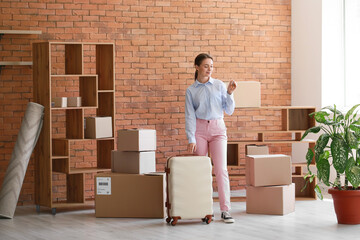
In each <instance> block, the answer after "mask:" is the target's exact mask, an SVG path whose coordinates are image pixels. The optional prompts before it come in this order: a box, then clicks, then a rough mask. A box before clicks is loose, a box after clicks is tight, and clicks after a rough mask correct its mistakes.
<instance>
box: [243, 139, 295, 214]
mask: <svg viewBox="0 0 360 240" xmlns="http://www.w3.org/2000/svg"><path fill="white" fill-rule="evenodd" d="M246 150H247V153H246V184H247V189H246V212H247V213H256V214H276V215H285V214H288V213H291V212H294V211H295V184H293V183H292V178H291V159H290V156H286V155H283V154H271V155H269V150H268V147H267V146H247V148H246Z"/></svg>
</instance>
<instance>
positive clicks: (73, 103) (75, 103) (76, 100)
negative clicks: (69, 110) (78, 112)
mask: <svg viewBox="0 0 360 240" xmlns="http://www.w3.org/2000/svg"><path fill="white" fill-rule="evenodd" d="M67 106H68V107H81V97H68V98H67Z"/></svg>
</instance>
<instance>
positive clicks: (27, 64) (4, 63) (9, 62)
mask: <svg viewBox="0 0 360 240" xmlns="http://www.w3.org/2000/svg"><path fill="white" fill-rule="evenodd" d="M31 65H33V63H32V62H21V61H4V62H0V66H31Z"/></svg>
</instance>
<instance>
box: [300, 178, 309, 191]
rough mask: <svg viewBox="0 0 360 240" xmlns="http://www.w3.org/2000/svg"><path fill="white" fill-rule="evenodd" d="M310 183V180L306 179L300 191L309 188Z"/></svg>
mask: <svg viewBox="0 0 360 240" xmlns="http://www.w3.org/2000/svg"><path fill="white" fill-rule="evenodd" d="M308 183H309V180H306V181H305V184H304V186H303V187H302V188H301V191H300V192H303V191H304V190H305V189H306V188H307V186H308Z"/></svg>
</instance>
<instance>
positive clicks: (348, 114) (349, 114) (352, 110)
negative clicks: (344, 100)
mask: <svg viewBox="0 0 360 240" xmlns="http://www.w3.org/2000/svg"><path fill="white" fill-rule="evenodd" d="M359 106H360V104H356V105H355V106H353V107H352V108H351V109H350V110H349V111H348V112H347V113H346V115H345V120H348V119H349V117H350V116H351V115H352V114H353V112H354V111H355V109H356V108H357V107H359Z"/></svg>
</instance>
